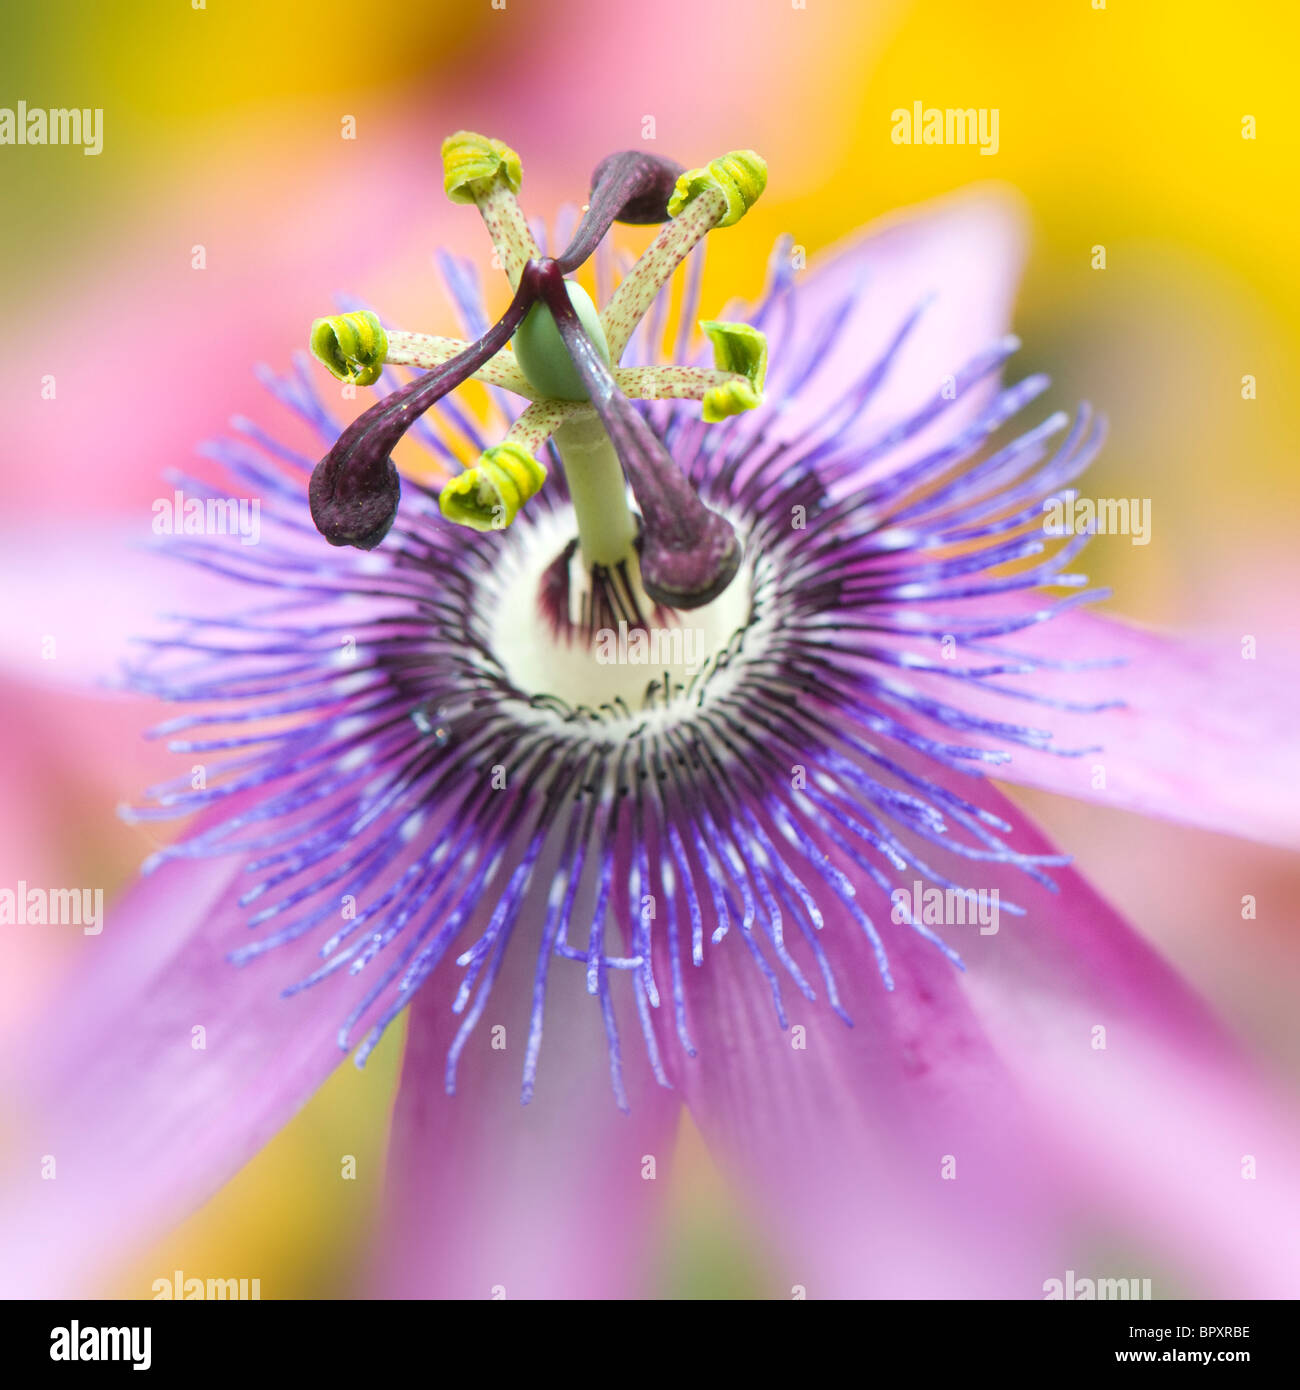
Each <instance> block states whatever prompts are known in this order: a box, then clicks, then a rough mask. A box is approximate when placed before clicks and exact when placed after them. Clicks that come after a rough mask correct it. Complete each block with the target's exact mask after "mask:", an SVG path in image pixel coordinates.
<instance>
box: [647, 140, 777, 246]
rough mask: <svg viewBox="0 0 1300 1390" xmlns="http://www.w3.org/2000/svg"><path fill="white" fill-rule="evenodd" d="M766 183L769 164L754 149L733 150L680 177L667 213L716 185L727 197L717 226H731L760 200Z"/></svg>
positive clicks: (679, 209)
mask: <svg viewBox="0 0 1300 1390" xmlns="http://www.w3.org/2000/svg"><path fill="white" fill-rule="evenodd" d="M766 187H767V165H766V164H765V163H764V162H763V159H762V156H761V155H757V154H755V153H754V151H753V150H732V151H731V153H730V154H724V155H723V156H722V157H721V158H720V159H715V160H713V161H712V162H711V163H710V164H709V166H708V167H707V168H706V169H688V170H687V171H686V173H684V174H683V175H682V176H681V177H680V178H679V179H678V180H677V187H676V188H675V189H674V190H673V196H672V197H671V198H670V199H669V200H668V216H669V217H676V216H677V214H678V213H679V212H681V210H682V209H683V208H684V207H685V206H686V205H687V204H688V203H689V202H690V201H691V200H692V199H693V198H697V197H698V196H699V195H700V194H701V193H703V192H704V191H705V189H707V188H715V189H717V191H718V192H719V193H721V194H722V196H723V198H724V199H726V203H727V210H726V212H725V213H724V214H723V215H722V217H721V218H719V219H718V221H717V223H716V224H715V225H716V226H719V227H730V226H733V225H734V224H735V223H737V222H739V221H740V219H741V218H742V217H744V215H745V214H746V213H747V212H748V211H749V210H750V208H752V207H753V206H754V204H755V203H756V202H758V200H759V197H760V196H761V195H762V192H763V190H764V189H765V188H766Z"/></svg>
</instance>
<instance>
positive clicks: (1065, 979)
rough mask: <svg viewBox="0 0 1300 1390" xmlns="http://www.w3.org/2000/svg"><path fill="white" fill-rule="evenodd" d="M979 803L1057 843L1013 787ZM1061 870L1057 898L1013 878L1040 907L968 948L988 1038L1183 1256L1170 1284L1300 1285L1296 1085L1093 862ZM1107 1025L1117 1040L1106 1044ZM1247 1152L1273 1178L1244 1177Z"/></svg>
mask: <svg viewBox="0 0 1300 1390" xmlns="http://www.w3.org/2000/svg"><path fill="white" fill-rule="evenodd" d="M981 800H982V802H983V804H984V805H986V806H988V807H989V808H990V809H992V810H994V811H996V812H997V813H998V814H999V815H1001V816H1003V817H1004V819H1006V820H1007V821H1009V822H1010V823H1011V824H1012V825H1014V826H1015V827H1016V834H1015V836H1014V837H1013V843H1015V844H1016V845H1017V847H1018V848H1023V849H1025V850H1027V851H1029V852H1031V853H1049V854H1050V853H1052V852H1053V850H1054V847H1053V846H1052V845H1051V844H1050V842H1049V841H1048V840H1047V839H1046V837H1045V836H1043V835H1042V834H1041V833H1040V832H1039V831H1038V830H1036V829H1035V828H1034V826H1033V824H1032V822H1030V821H1029V820H1028V818H1027V817H1025V816H1024V815H1023V814H1022V813H1021V812H1019V811H1018V810H1017V809H1016V808H1015V807H1014V806H1013V805H1012V804H1011V803H1010V802H1008V801H1006V799H1005V798H1002V797H999V796H997V795H996V794H994V795H993V796H992V797H991V798H988V797H982V798H981ZM1054 877H1055V878H1056V880H1057V882H1058V883H1059V885H1060V893H1059V895H1052V894H1050V893H1047V892H1045V891H1044V890H1042V889H1041V888H1037V887H1035V886H1033V885H1029V886H1028V890H1026V889H1025V888H1021V887H1019V886H1016V887H1015V888H1014V890H1013V887H1012V884H1011V881H1010V876H1009V875H1005V874H1004V875H1003V877H1002V881H1003V882H1004V883H1005V885H1006V890H1007V893H1008V895H1010V894H1011V893H1012V892H1013V891H1014V893H1015V900H1016V901H1018V902H1020V903H1022V904H1023V905H1024V906H1025V907H1027V908H1028V916H1027V917H1026V918H1024V919H1015V918H1010V917H1008V916H1006V915H1005V914H1004V915H1003V916H1002V919H1001V930H1000V931H999V932H998V934H997V935H994V936H987V937H978V936H971V935H968V936H966V937H965V938H964V939H963V941H962V942H961V943H959V944H960V945H961V947H962V950H963V953H964V954H965V956H966V959H967V964H968V967H969V968H968V972H967V976H966V981H967V984H968V989H969V994H970V997H971V998H972V999H973V1000H974V1002H975V1005H976V1008H977V1010H978V1013H979V1016H980V1018H981V1019H982V1021H983V1024H984V1026H985V1028H986V1029H987V1031H988V1033H989V1036H990V1037H991V1038H993V1039H994V1041H995V1042H996V1043H997V1045H998V1046H999V1048H1000V1050H1001V1051H1002V1054H1003V1056H1004V1057H1005V1058H1006V1060H1007V1064H1008V1066H1009V1068H1010V1070H1011V1071H1012V1073H1013V1075H1014V1077H1015V1079H1016V1082H1017V1084H1018V1085H1019V1086H1020V1087H1021V1088H1022V1089H1023V1090H1024V1092H1025V1093H1026V1094H1027V1095H1029V1096H1030V1097H1032V1100H1033V1103H1034V1106H1035V1108H1036V1110H1037V1111H1038V1113H1039V1114H1040V1115H1041V1116H1042V1117H1043V1120H1044V1122H1045V1123H1046V1124H1048V1125H1050V1126H1051V1127H1052V1129H1054V1130H1055V1132H1056V1134H1057V1136H1058V1138H1059V1140H1060V1141H1061V1142H1062V1144H1063V1146H1064V1148H1065V1151H1066V1153H1067V1155H1068V1161H1069V1163H1070V1164H1071V1165H1072V1167H1073V1169H1074V1171H1075V1172H1076V1174H1077V1181H1078V1182H1079V1184H1080V1185H1081V1186H1086V1187H1087V1188H1089V1189H1091V1190H1092V1191H1094V1192H1095V1193H1096V1194H1098V1198H1099V1200H1100V1202H1101V1204H1102V1210H1103V1211H1106V1212H1109V1213H1110V1214H1111V1218H1112V1220H1113V1222H1114V1223H1115V1225H1116V1226H1117V1227H1118V1228H1119V1230H1120V1232H1121V1233H1123V1232H1124V1231H1131V1232H1136V1233H1137V1235H1138V1238H1139V1239H1143V1238H1145V1240H1146V1242H1147V1244H1146V1245H1145V1246H1144V1247H1143V1250H1142V1253H1145V1254H1147V1255H1148V1256H1150V1255H1152V1254H1154V1253H1155V1252H1158V1251H1159V1252H1164V1253H1165V1254H1166V1255H1167V1256H1168V1258H1169V1260H1170V1262H1171V1263H1172V1264H1173V1265H1174V1269H1175V1273H1174V1276H1173V1277H1174V1287H1172V1288H1171V1287H1167V1288H1166V1292H1167V1293H1172V1292H1174V1291H1175V1288H1177V1287H1178V1280H1179V1274H1180V1273H1181V1274H1182V1276H1183V1284H1184V1286H1185V1287H1186V1288H1187V1289H1188V1290H1189V1291H1190V1292H1193V1293H1197V1294H1199V1295H1201V1296H1206V1297H1236V1298H1277V1297H1295V1296H1296V1294H1297V1292H1300V1247H1297V1244H1296V1241H1295V1238H1294V1233H1295V1231H1296V1230H1297V1229H1300V1162H1298V1161H1297V1155H1298V1154H1300V1125H1297V1123H1296V1105H1295V1097H1294V1095H1286V1094H1284V1093H1282V1092H1281V1091H1280V1090H1279V1089H1278V1088H1277V1087H1276V1086H1275V1085H1274V1084H1273V1083H1272V1082H1271V1081H1270V1080H1269V1079H1268V1077H1267V1075H1266V1073H1264V1072H1262V1071H1261V1070H1259V1069H1257V1068H1256V1067H1255V1066H1254V1065H1253V1064H1252V1063H1251V1061H1250V1060H1249V1059H1248V1058H1247V1057H1246V1055H1245V1054H1244V1052H1243V1050H1242V1049H1241V1048H1239V1047H1238V1046H1237V1045H1235V1044H1234V1043H1233V1042H1231V1041H1230V1040H1228V1039H1226V1038H1225V1037H1224V1035H1223V1033H1222V1031H1221V1030H1220V1028H1219V1027H1218V1026H1217V1025H1216V1024H1215V1023H1214V1021H1213V1020H1212V1019H1210V1018H1209V1016H1208V1015H1207V1013H1206V1011H1205V1009H1204V1007H1203V1006H1202V1005H1201V1004H1200V1003H1199V1001H1197V1000H1196V999H1194V998H1193V997H1192V996H1191V995H1190V993H1189V991H1188V990H1187V988H1186V987H1185V986H1184V985H1183V984H1182V983H1181V982H1180V981H1179V980H1178V979H1177V977H1176V976H1175V975H1174V973H1173V971H1172V970H1170V968H1169V967H1168V966H1167V965H1166V964H1165V963H1164V962H1163V961H1161V960H1160V959H1159V958H1158V957H1157V956H1156V955H1155V953H1154V952H1153V951H1151V949H1150V948H1149V947H1147V946H1146V945H1145V943H1143V942H1142V941H1141V940H1140V939H1139V938H1138V937H1137V936H1136V935H1135V934H1134V932H1133V930H1132V929H1131V928H1130V927H1129V926H1128V925H1127V924H1126V923H1125V922H1124V920H1123V919H1122V918H1121V917H1120V916H1119V914H1118V913H1116V912H1115V911H1114V910H1113V909H1112V908H1111V907H1110V905H1109V904H1108V903H1106V902H1105V901H1104V899H1102V898H1101V897H1100V896H1099V895H1098V894H1097V893H1096V892H1095V891H1094V890H1093V889H1092V888H1091V887H1090V886H1089V885H1088V883H1087V882H1086V881H1085V880H1084V879H1083V877H1082V876H1081V875H1080V874H1078V873H1077V872H1075V871H1073V870H1068V869H1067V870H1056V871H1054ZM992 881H993V882H997V881H998V880H997V878H996V877H993V878H992ZM958 930H961V929H958ZM1098 1027H1103V1028H1104V1029H1105V1030H1106V1033H1105V1043H1106V1045H1105V1048H1104V1050H1103V1049H1099V1048H1098V1047H1096V1045H1095V1040H1096V1034H1095V1032H1094V1030H1095V1029H1096V1028H1098ZM1247 1156H1253V1158H1254V1160H1255V1162H1256V1164H1257V1167H1258V1177H1257V1178H1247V1177H1244V1176H1243V1163H1244V1161H1245V1160H1246V1157H1247ZM1162 1267H1164V1268H1167V1267H1168V1266H1157V1268H1162ZM1074 1268H1075V1269H1076V1270H1078V1269H1079V1268H1080V1267H1079V1266H1078V1265H1075V1266H1074ZM1103 1272H1104V1273H1114V1272H1115V1271H1103ZM1119 1272H1124V1271H1119ZM1157 1296H1159V1292H1157Z"/></svg>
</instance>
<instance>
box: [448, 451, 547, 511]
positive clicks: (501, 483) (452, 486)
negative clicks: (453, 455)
mask: <svg viewBox="0 0 1300 1390" xmlns="http://www.w3.org/2000/svg"><path fill="white" fill-rule="evenodd" d="M545 481H546V469H545V467H544V466H543V465H542V464H541V463H539V462H538V461H537V459H535V458H534V457H533V456H532V454H530V453H529V452H528V450H527V449H525V448H524V447H523V446H522V445H520V444H513V443H511V442H510V441H509V440H506V441H505V442H504V443H503V444H494V445H493V446H492V447H491V448H490V449H485V450H484V451H483V454H482V457H481V458H480V459H479V461H478V463H477V464H476V465H475V466H474V467H473V468H467V469H466V470H465V471H464V472H463V473H461V474H459V475H458V476H457V477H455V478H453V479H452V480H451V482H449V483H448V484H447V485H446V486H445V487H444V488H443V490H442V492H441V493H440V494H439V497H438V506H439V508H440V509H441V510H442V514H443V516H445V517H446V518H447V520H448V521H454V522H455V523H456V524H457V525H458V526H468V527H469V528H470V529H471V530H472V531H503V530H504V529H505V528H506V527H507V526H509V525H510V523H511V522H512V521H513V520H514V519H515V517H516V516H518V515H519V509H520V508H521V507H522V506H523V505H524V503H525V502H527V501H528V499H529V498H530V497H532V496H533V494H534V493H536V492H537V491H538V489H539V488H540V487H541V486H542V484H543V483H544V482H545Z"/></svg>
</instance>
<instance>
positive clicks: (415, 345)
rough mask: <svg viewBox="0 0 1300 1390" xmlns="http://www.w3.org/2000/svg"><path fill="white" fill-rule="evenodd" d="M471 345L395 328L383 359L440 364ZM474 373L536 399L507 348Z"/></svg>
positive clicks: (412, 364) (403, 363)
mask: <svg viewBox="0 0 1300 1390" xmlns="http://www.w3.org/2000/svg"><path fill="white" fill-rule="evenodd" d="M469 346H470V344H469V343H467V342H466V341H465V340H464V339H463V338H442V337H438V336H437V335H436V334H433V333H402V332H398V331H396V330H394V331H393V332H391V333H389V334H388V352H387V353H386V354H385V356H384V363H385V365H386V366H389V367H426V368H427V367H440V366H441V365H442V364H443V363H444V362H450V361H451V359H452V358H453V357H458V356H459V355H460V354H461V353H462V352H464V351H465V349H466V348H467V347H469ZM326 365H328V363H327V364H326ZM336 375H337V373H336ZM471 375H472V376H473V378H474V380H475V381H482V382H485V383H486V384H487V385H489V386H503V387H504V388H505V389H506V390H507V391H513V392H514V393H515V395H517V396H523V397H524V399H525V400H534V399H536V397H537V395H538V392H537V391H536V390H535V389H534V388H533V385H532V383H531V382H530V381H529V380H528V378H527V377H526V376H525V375H524V374H523V371H522V370H521V368H520V367H519V365H518V364H517V363H516V362H515V361H513V360H512V356H511V354H510V353H509V352H508V351H506V352H499V353H497V355H496V356H495V357H493V358H492V359H491V360H490V361H488V362H484V364H483V365H482V366H481V367H479V368H478V370H477V371H475V372H473V373H471Z"/></svg>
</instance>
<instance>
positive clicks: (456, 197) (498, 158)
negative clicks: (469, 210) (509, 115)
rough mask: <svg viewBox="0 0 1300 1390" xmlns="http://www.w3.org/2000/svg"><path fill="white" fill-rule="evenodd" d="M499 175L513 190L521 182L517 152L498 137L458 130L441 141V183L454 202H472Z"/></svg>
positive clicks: (516, 189)
mask: <svg viewBox="0 0 1300 1390" xmlns="http://www.w3.org/2000/svg"><path fill="white" fill-rule="evenodd" d="M498 174H499V175H501V177H502V178H504V179H505V181H506V183H507V184H508V185H509V187H510V191H511V192H512V193H518V192H519V185H520V184H521V183H522V182H523V177H524V170H523V165H522V164H520V162H519V156H518V155H517V154H516V153H515V152H514V150H512V149H511V148H510V146H509V145H506V144H503V143H502V142H501V141H500V140H490V139H488V137H487V136H486V135H476V134H475V133H474V132H473V131H472V130H458V131H457V132H456V133H455V135H449V136H448V137H447V138H446V139H445V140H444V141H443V142H442V186H443V189H444V191H445V192H446V194H447V197H449V198H450V199H451V201H452V202H453V203H474V202H477V201H478V199H479V198H480V197H481V196H482V195H483V194H484V193H486V192H487V190H488V189H489V188H490V187H491V186H492V183H493V181H494V180H495V179H496V177H497V175H498Z"/></svg>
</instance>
